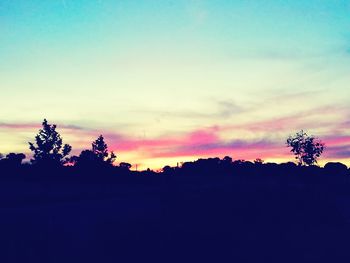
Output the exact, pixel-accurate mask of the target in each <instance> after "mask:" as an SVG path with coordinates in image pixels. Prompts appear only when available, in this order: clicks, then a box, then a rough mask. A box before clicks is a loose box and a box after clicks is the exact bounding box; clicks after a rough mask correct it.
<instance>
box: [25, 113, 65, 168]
mask: <svg viewBox="0 0 350 263" xmlns="http://www.w3.org/2000/svg"><path fill="white" fill-rule="evenodd" d="M42 126H43V127H42V129H40V130H39V133H38V134H37V135H36V136H35V144H34V143H31V142H29V149H30V150H31V151H32V152H33V153H34V155H33V159H32V160H31V162H32V164H40V165H54V166H57V165H63V164H65V163H67V162H68V161H69V158H68V155H69V153H70V152H71V150H72V147H71V146H70V145H69V144H65V145H63V142H62V138H61V135H60V134H59V133H58V132H57V131H56V125H55V124H53V125H51V124H48V122H47V120H46V119H44V121H43V123H42Z"/></svg>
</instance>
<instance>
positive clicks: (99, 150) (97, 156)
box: [71, 135, 117, 167]
mask: <svg viewBox="0 0 350 263" xmlns="http://www.w3.org/2000/svg"><path fill="white" fill-rule="evenodd" d="M91 146H92V147H91V150H84V151H82V152H81V153H80V155H79V156H73V157H72V158H71V163H73V164H76V165H77V166H80V167H96V166H100V165H104V164H113V162H114V161H115V159H116V158H117V156H116V155H115V154H114V152H110V153H109V152H108V146H107V144H106V143H105V141H104V138H103V136H102V135H100V136H99V137H98V138H97V139H96V140H95V141H93V142H92V145H91Z"/></svg>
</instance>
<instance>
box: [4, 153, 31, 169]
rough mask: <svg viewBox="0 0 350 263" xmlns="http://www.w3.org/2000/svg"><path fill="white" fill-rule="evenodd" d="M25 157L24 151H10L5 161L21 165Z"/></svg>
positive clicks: (12, 164) (13, 164)
mask: <svg viewBox="0 0 350 263" xmlns="http://www.w3.org/2000/svg"><path fill="white" fill-rule="evenodd" d="M25 158H26V156H25V155H24V154H23V153H9V154H8V155H6V158H5V159H4V161H5V162H6V163H7V164H8V165H10V166H20V165H21V164H22V161H23V160H24V159H25Z"/></svg>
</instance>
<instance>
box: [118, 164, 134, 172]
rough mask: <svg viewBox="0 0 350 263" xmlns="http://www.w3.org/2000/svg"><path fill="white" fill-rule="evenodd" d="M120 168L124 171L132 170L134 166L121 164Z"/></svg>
mask: <svg viewBox="0 0 350 263" xmlns="http://www.w3.org/2000/svg"><path fill="white" fill-rule="evenodd" d="M119 167H120V168H122V169H123V170H130V168H131V167H132V165H131V164H130V163H125V162H121V163H120V164H119Z"/></svg>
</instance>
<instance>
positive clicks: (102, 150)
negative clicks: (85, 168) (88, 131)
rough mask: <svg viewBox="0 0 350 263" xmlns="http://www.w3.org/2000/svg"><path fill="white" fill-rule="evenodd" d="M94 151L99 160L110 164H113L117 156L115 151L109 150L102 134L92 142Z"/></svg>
mask: <svg viewBox="0 0 350 263" xmlns="http://www.w3.org/2000/svg"><path fill="white" fill-rule="evenodd" d="M92 152H93V153H94V154H95V156H96V157H97V159H98V160H100V161H104V162H106V163H109V164H112V163H113V162H114V161H115V159H116V158H117V156H116V155H115V154H114V152H113V151H112V152H110V153H109V152H108V146H107V144H106V143H105V141H104V138H103V136H102V135H100V136H98V138H97V139H96V140H95V141H94V142H93V143H92Z"/></svg>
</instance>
